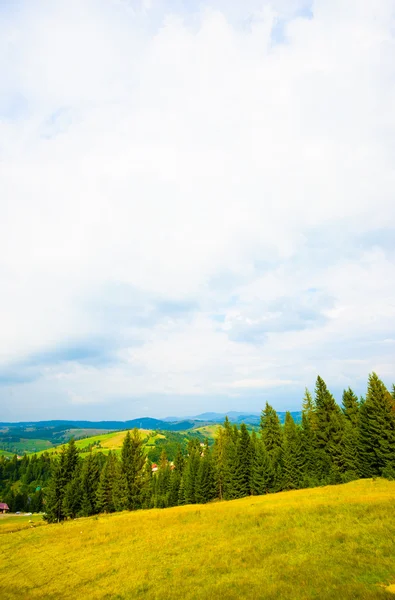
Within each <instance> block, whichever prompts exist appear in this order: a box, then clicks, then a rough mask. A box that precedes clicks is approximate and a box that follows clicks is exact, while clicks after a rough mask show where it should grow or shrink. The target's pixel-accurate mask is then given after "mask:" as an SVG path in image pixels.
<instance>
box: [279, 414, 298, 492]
mask: <svg viewBox="0 0 395 600" xmlns="http://www.w3.org/2000/svg"><path fill="white" fill-rule="evenodd" d="M302 476H303V459H302V444H301V437H300V435H299V431H298V429H297V427H296V423H295V421H294V420H293V417H292V415H291V413H290V412H288V411H287V412H286V414H285V423H284V445H283V488H284V489H286V490H292V489H298V488H299V487H300V483H301V481H302Z"/></svg>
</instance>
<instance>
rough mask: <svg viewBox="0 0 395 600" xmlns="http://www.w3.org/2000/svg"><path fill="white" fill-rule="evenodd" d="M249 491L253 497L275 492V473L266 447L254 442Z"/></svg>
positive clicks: (258, 440)
mask: <svg viewBox="0 0 395 600" xmlns="http://www.w3.org/2000/svg"><path fill="white" fill-rule="evenodd" d="M250 486H251V491H252V493H253V494H255V495H258V496H260V495H262V494H268V493H269V492H273V491H274V490H275V472H274V469H273V466H272V463H271V459H270V456H269V453H268V451H267V450H266V446H265V444H264V443H263V441H262V440H261V439H257V440H256V444H255V451H254V454H253V461H252V468H251V481H250Z"/></svg>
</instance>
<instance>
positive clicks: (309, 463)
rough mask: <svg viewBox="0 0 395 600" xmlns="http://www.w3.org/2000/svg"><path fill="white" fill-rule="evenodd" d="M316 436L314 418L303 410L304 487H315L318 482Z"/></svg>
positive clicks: (301, 434)
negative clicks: (313, 426)
mask: <svg viewBox="0 0 395 600" xmlns="http://www.w3.org/2000/svg"><path fill="white" fill-rule="evenodd" d="M314 436H315V432H314V430H313V428H312V420H311V419H309V416H308V413H307V412H305V411H304V410H303V412H302V424H301V431H300V440H301V447H302V470H303V477H302V486H303V487H313V486H314V485H315V484H316V483H317V461H316V451H315V439H314Z"/></svg>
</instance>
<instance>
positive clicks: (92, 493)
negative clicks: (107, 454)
mask: <svg viewBox="0 0 395 600" xmlns="http://www.w3.org/2000/svg"><path fill="white" fill-rule="evenodd" d="M99 476H100V469H99V465H98V460H97V459H96V456H95V455H94V454H93V453H92V451H91V452H90V453H89V455H88V457H87V458H85V460H84V462H83V465H82V469H81V491H82V499H81V508H80V513H79V514H80V515H81V516H84V517H89V516H90V515H93V514H95V512H96V498H97V487H98V483H99Z"/></svg>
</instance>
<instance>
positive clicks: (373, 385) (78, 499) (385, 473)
mask: <svg viewBox="0 0 395 600" xmlns="http://www.w3.org/2000/svg"><path fill="white" fill-rule="evenodd" d="M376 476H382V477H387V478H390V479H395V386H393V389H392V393H390V392H389V391H388V390H387V389H386V387H385V385H384V383H383V382H382V381H381V380H380V379H379V378H378V376H377V375H376V374H375V373H372V374H371V375H370V376H369V381H368V389H367V394H366V398H358V397H357V396H356V394H355V393H354V392H353V391H352V389H350V388H348V389H347V390H345V391H344V393H343V397H342V405H341V406H339V405H338V404H337V403H336V401H335V399H334V397H333V395H332V394H331V392H330V391H329V390H328V388H327V386H326V384H325V382H324V380H323V379H322V378H321V377H318V378H317V381H316V386H315V393H314V396H313V395H312V394H311V393H310V392H309V391H308V390H307V389H306V392H305V396H304V399H303V411H302V420H301V423H300V424H296V423H295V421H294V420H293V418H292V416H291V414H290V413H289V412H288V413H287V414H286V418H285V423H284V425H281V423H280V420H279V417H278V415H277V413H276V411H275V410H274V408H273V407H272V406H270V404H268V403H266V406H265V408H264V410H263V411H262V415H261V421H260V427H259V431H258V432H256V431H252V433H250V432H249V431H248V429H247V427H246V425H245V424H241V426H240V427H237V426H236V425H232V424H231V423H230V421H229V420H228V418H226V420H225V422H224V425H223V426H222V427H220V428H219V429H218V433H217V436H216V438H215V441H214V445H213V446H212V447H210V446H209V444H208V441H206V442H205V444H203V445H202V444H201V443H200V441H199V440H198V439H191V440H190V441H189V443H188V447H187V451H186V452H183V451H182V449H181V447H179V449H178V451H177V453H176V456H175V459H174V461H172V462H170V461H169V460H168V459H167V456H166V453H165V452H162V454H161V457H160V461H159V465H158V470H157V471H156V472H155V473H153V472H152V465H151V462H150V461H149V459H148V458H147V457H146V455H145V453H144V448H143V442H142V439H141V436H140V434H139V431H138V430H137V429H135V430H133V431H132V432H128V433H127V434H126V437H125V440H124V443H123V447H122V451H121V455H120V458H118V456H117V455H116V454H115V453H113V452H110V453H109V454H108V455H107V456H105V455H103V454H102V453H95V454H94V453H92V452H91V453H90V454H89V455H88V456H87V458H85V459H83V460H82V459H81V458H80V457H79V455H78V451H77V448H76V446H75V443H74V441H73V440H70V442H69V444H68V446H67V447H65V448H63V449H62V451H61V454H60V457H59V458H58V459H57V460H55V461H54V462H53V465H52V476H51V479H50V481H49V485H48V488H47V493H46V500H45V511H46V518H47V520H48V521H49V522H56V521H62V520H64V519H67V518H75V517H78V516H89V515H93V514H96V513H102V512H114V511H119V510H136V509H141V508H153V507H157V508H164V507H169V506H177V505H182V504H193V503H205V502H210V501H212V500H215V499H219V500H222V499H225V500H231V499H235V498H242V497H244V496H249V495H261V494H267V493H273V492H279V491H282V490H292V489H300V488H307V487H314V486H318V485H327V484H337V483H345V482H348V481H352V480H354V479H358V478H369V477H376Z"/></svg>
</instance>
